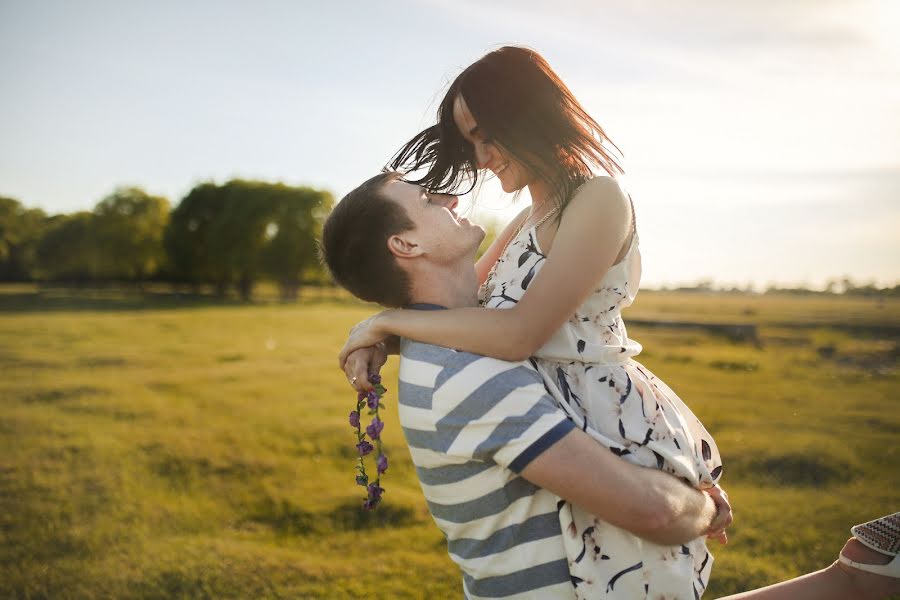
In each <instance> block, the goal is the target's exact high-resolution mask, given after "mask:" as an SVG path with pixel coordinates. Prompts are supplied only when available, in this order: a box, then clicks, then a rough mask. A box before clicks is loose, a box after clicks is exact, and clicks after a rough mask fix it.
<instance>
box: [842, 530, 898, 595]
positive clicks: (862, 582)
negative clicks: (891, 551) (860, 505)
mask: <svg viewBox="0 0 900 600" xmlns="http://www.w3.org/2000/svg"><path fill="white" fill-rule="evenodd" d="M841 554H843V555H844V556H846V557H847V558H849V559H850V560H852V561H853V562H858V563H862V564H867V565H886V564H888V563H889V562H891V560H893V558H894V557H893V556H888V555H887V554H882V553H881V552H877V551H875V550H872V549H871V548H869V547H868V546H865V545H863V544H861V543H860V542H859V541H858V540H857V539H856V538H850V539H849V540H847V543H846V544H844V547H843V548H842V549H841ZM833 566H837V567H838V568H839V569H840V570H841V571H843V572H844V573H846V574H847V575H848V576H849V577H850V580H851V581H852V582H853V586H854V587H855V588H856V589H857V590H858V591H859V594H860V596H859V598H860V600H863V599H871V600H875V599H877V598H887V597H888V596H890V595H892V594H898V593H900V579H896V578H894V577H886V576H884V575H876V574H874V573H868V572H866V571H860V570H859V569H854V568H853V567H851V566H850V565H846V564H844V563H842V562H840V561H837V562H835V563H834V565H833Z"/></svg>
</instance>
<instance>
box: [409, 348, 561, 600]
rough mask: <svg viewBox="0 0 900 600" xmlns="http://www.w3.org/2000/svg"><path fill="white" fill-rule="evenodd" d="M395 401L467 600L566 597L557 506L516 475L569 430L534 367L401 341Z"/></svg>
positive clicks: (547, 494) (553, 499)
mask: <svg viewBox="0 0 900 600" xmlns="http://www.w3.org/2000/svg"><path fill="white" fill-rule="evenodd" d="M398 398H399V405H400V406H399V415H400V424H401V426H402V427H403V433H404V435H405V436H406V441H407V443H408V444H409V448H410V453H411V454H412V460H413V463H414V464H415V467H416V473H417V474H418V476H419V482H420V484H421V486H422V491H423V492H424V494H425V499H426V500H427V502H428V508H429V510H430V511H431V514H432V517H434V520H435V523H437V526H438V527H439V528H440V529H441V530H442V531H443V532H444V534H445V535H446V537H447V544H448V550H449V552H450V557H451V558H452V559H453V561H454V562H456V564H458V565H459V566H460V568H461V569H462V571H463V586H464V591H465V595H466V597H467V598H469V599H471V600H475V599H478V598H501V597H502V598H507V599H511V600H524V599H526V598H541V599H551V600H552V599H557V598H565V599H567V600H571V599H572V598H574V596H575V592H574V588H573V587H572V584H571V581H570V578H569V567H568V563H567V561H566V553H565V550H564V548H563V541H562V531H561V528H560V525H559V517H558V515H557V502H558V501H559V497H557V496H555V495H554V494H552V493H551V492H548V491H547V490H543V489H541V488H539V487H537V486H535V485H533V484H531V483H530V482H528V481H526V480H525V479H523V478H522V477H521V476H519V475H518V473H519V472H521V470H522V469H524V468H525V466H527V465H528V464H529V463H530V462H531V461H532V460H534V459H535V458H536V457H537V456H539V455H540V454H541V453H542V452H544V451H545V450H547V449H548V448H549V447H550V446H552V445H553V444H554V443H556V442H557V441H558V440H559V439H561V438H562V437H563V436H564V435H566V434H567V433H568V432H569V431H571V430H572V429H574V428H575V427H574V425H573V424H572V423H571V422H570V421H569V420H567V419H566V417H565V415H564V414H563V412H562V411H560V410H559V409H558V408H557V407H556V405H555V403H554V402H553V400H552V399H551V398H550V396H549V395H548V394H547V392H546V390H545V389H544V384H543V383H542V381H541V377H540V375H539V374H538V373H537V371H536V370H535V369H534V367H533V366H532V365H531V364H530V363H528V362H518V363H511V362H505V361H501V360H496V359H493V358H489V357H485V356H479V355H476V354H470V353H468V352H457V351H455V350H450V349H448V348H442V347H439V346H432V345H429V344H422V343H419V342H414V341H411V340H403V341H402V342H401V349H400V387H399V393H398Z"/></svg>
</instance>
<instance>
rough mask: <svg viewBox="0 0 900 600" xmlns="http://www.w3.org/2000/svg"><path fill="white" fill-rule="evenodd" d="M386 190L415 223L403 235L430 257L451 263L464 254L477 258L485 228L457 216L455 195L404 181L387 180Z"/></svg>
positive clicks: (386, 193)
mask: <svg viewBox="0 0 900 600" xmlns="http://www.w3.org/2000/svg"><path fill="white" fill-rule="evenodd" d="M384 194H385V196H386V197H387V198H388V199H389V200H391V201H393V202H396V203H397V204H399V205H400V206H402V207H403V208H404V209H406V214H407V215H408V216H409V219H410V220H411V221H412V222H413V224H414V225H415V228H414V229H413V231H411V232H409V233H408V234H402V235H401V236H400V237H404V238H408V239H409V240H410V241H411V242H413V243H415V244H416V245H417V247H418V248H419V249H420V250H421V251H422V252H423V253H424V254H425V255H426V256H427V257H428V258H429V259H430V260H432V261H433V262H436V263H449V262H453V261H456V260H459V259H461V258H466V260H473V259H474V256H475V253H476V252H477V250H478V246H479V245H480V244H481V240H483V239H484V229H482V228H481V226H479V225H476V224H474V223H471V222H470V221H469V220H468V219H466V218H459V217H458V216H457V214H456V205H457V203H458V202H459V199H458V198H457V197H456V196H451V195H450V194H433V193H430V192H426V191H425V190H424V189H423V188H422V187H421V186H418V185H413V184H411V183H406V182H405V181H391V182H389V183H387V184H386V185H385V187H384Z"/></svg>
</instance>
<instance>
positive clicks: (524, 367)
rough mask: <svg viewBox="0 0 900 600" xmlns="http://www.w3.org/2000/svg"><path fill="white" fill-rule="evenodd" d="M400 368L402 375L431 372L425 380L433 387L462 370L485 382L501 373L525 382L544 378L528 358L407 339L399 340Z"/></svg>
mask: <svg viewBox="0 0 900 600" xmlns="http://www.w3.org/2000/svg"><path fill="white" fill-rule="evenodd" d="M400 368H401V379H402V378H403V377H402V375H403V374H404V373H405V374H408V375H414V374H416V373H421V374H425V373H428V374H429V375H430V377H427V378H426V379H425V381H428V382H430V383H431V385H429V386H428V387H431V388H432V389H434V388H438V387H440V386H441V384H442V383H443V382H445V381H447V380H448V379H450V378H451V377H454V376H455V375H458V374H460V373H461V372H462V371H465V372H466V379H470V380H482V381H485V382H486V381H488V380H492V379H496V378H498V377H499V378H507V377H511V376H515V379H516V380H517V381H519V382H521V384H523V385H528V384H531V383H540V382H541V378H540V375H539V374H538V372H537V369H536V368H535V367H534V365H533V364H532V363H531V362H530V361H528V360H526V361H518V362H510V361H506V360H500V359H497V358H491V357H490V356H483V355H481V354H473V353H471V352H464V351H459V350H453V349H451V348H445V347H443V346H435V345H434V344H425V343H422V342H416V341H414V340H406V339H404V340H402V341H401V344H400ZM416 379H419V378H416Z"/></svg>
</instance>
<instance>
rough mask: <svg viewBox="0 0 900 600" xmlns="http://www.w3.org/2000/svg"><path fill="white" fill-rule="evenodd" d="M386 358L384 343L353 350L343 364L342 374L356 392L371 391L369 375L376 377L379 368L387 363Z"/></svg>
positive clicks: (379, 370)
mask: <svg viewBox="0 0 900 600" xmlns="http://www.w3.org/2000/svg"><path fill="white" fill-rule="evenodd" d="M387 357H388V353H387V349H386V348H385V345H384V342H379V343H377V344H375V345H374V346H369V347H367V348H360V349H359V350H354V351H353V352H351V353H350V354H349V355H348V356H347V360H346V361H345V362H344V373H345V374H346V375H347V381H349V382H350V385H352V386H353V388H354V389H355V390H356V391H357V392H367V391H369V390H371V389H372V382H371V381H369V373H374V374H376V375H378V374H379V373H380V372H381V367H383V366H384V363H385V362H387Z"/></svg>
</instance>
